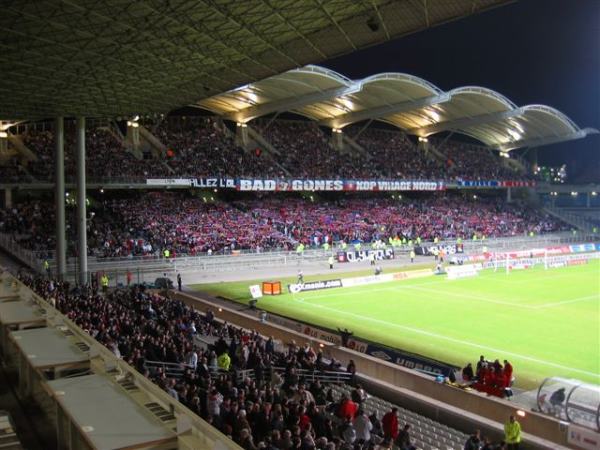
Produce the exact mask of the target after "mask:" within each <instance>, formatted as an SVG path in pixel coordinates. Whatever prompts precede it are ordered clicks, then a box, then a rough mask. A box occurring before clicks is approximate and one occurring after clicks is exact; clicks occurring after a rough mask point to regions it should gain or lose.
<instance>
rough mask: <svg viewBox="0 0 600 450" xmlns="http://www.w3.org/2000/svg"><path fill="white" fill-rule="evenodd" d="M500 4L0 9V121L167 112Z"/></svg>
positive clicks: (434, 0)
mask: <svg viewBox="0 0 600 450" xmlns="http://www.w3.org/2000/svg"><path fill="white" fill-rule="evenodd" d="M511 1H513V0H362V1H359V0H278V1H277V2H274V1H272V0H243V1H242V0H170V1H164V0H135V1H132V0H35V1H26V0H6V1H3V2H2V9H1V14H0V31H1V32H0V73H1V74H2V76H0V119H3V120H10V119H38V118H47V117H51V116H56V115H65V116H75V115H84V116H88V117H98V116H102V117H117V116H127V115H135V114H146V113H157V112H167V111H169V110H171V109H174V108H177V107H181V106H185V105H187V104H190V103H192V102H194V101H197V100H198V99H202V98H206V97H208V96H210V95H214V94H217V93H221V92H224V91H226V90H228V89H231V88H233V87H235V86H240V85H243V84H245V83H249V82H253V81H256V80H260V79H264V78H266V77H269V76H272V75H276V74H280V73H282V72H284V71H286V70H289V69H292V68H298V67H302V66H304V65H306V64H311V63H316V62H319V61H324V60H326V59H329V58H332V57H335V56H339V55H342V54H345V53H348V52H351V51H353V50H356V49H359V48H363V47H366V46H369V45H374V44H377V43H380V42H384V41H387V40H390V39H393V38H396V37H399V36H403V35H406V34H409V33H413V32H416V31H419V30H423V29H426V28H429V27H432V26H435V25H438V24H441V23H444V22H447V21H450V20H454V19H458V18H461V17H465V16H468V15H471V14H474V13H477V12H480V11H484V10H487V9H489V8H492V7H495V6H498V5H502V4H505V3H509V2H511ZM324 83H325V84H327V83H328V82H326V81H324ZM330 84H331V83H330Z"/></svg>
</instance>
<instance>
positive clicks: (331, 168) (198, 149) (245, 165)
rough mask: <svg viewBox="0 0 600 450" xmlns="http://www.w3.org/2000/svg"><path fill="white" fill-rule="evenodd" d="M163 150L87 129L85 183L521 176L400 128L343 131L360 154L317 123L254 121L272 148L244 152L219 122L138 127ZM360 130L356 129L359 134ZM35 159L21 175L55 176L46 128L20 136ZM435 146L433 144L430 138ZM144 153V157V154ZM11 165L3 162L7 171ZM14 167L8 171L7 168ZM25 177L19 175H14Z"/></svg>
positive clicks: (469, 148) (68, 157)
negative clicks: (135, 148)
mask: <svg viewBox="0 0 600 450" xmlns="http://www.w3.org/2000/svg"><path fill="white" fill-rule="evenodd" d="M142 125H144V126H145V127H146V128H147V129H148V130H149V131H150V132H151V133H152V134H154V135H155V136H156V137H157V138H158V140H159V141H161V142H162V143H163V144H164V145H165V146H166V148H167V150H166V152H165V154H164V155H161V156H160V157H157V158H152V157H149V159H137V158H136V157H135V156H134V155H133V154H132V153H131V152H130V151H129V150H128V149H127V148H126V146H125V145H124V144H122V143H121V142H119V139H118V138H117V137H115V136H114V135H113V134H112V133H111V132H110V131H109V130H108V129H107V128H104V127H101V128H95V127H90V128H88V130H87V133H86V158H87V174H88V178H89V179H90V180H105V179H110V178H112V179H129V180H138V181H139V180H143V179H144V178H147V177H173V176H177V177H232V178H237V177H257V178H285V177H290V176H291V177H295V178H328V179H356V178H359V179H360V178H364V179H369V178H394V179H413V180H416V179H428V180H441V179H445V180H455V179H469V180H482V179H484V180H489V179H511V180H513V179H523V175H519V174H517V173H516V172H514V171H512V170H511V169H509V168H507V167H505V166H504V165H503V164H501V160H500V159H499V158H498V157H497V156H495V155H493V154H492V153H491V151H489V150H486V149H485V148H483V147H479V146H474V145H470V144H466V143H460V142H457V141H448V142H445V143H444V145H442V146H441V148H440V149H439V150H440V151H441V153H442V154H443V157H444V158H445V160H443V159H441V158H439V157H438V156H435V155H434V154H432V153H427V152H425V151H423V150H421V149H419V148H418V147H417V146H416V144H415V143H413V142H411V140H410V139H409V138H408V137H407V136H406V135H405V134H403V133H401V132H399V131H392V130H385V129H378V128H373V127H371V128H367V129H365V130H362V131H361V129H360V128H359V127H357V126H351V127H347V128H346V129H344V133H345V135H346V136H348V137H350V138H352V137H354V136H356V139H355V141H356V142H357V143H358V144H359V145H360V146H361V147H362V148H363V149H364V152H360V151H358V150H356V149H351V148H348V149H347V150H346V151H339V150H337V149H335V148H334V147H333V145H332V144H331V142H330V141H331V139H330V137H329V136H328V135H327V133H325V132H324V131H323V130H322V129H320V128H319V126H318V125H317V124H316V123H315V122H310V121H289V120H274V121H271V120H262V119H259V120H256V121H252V122H250V124H249V126H250V127H253V128H255V129H256V130H257V131H258V132H259V133H261V134H262V135H263V137H264V138H265V139H266V140H267V141H268V142H269V143H270V144H271V145H272V146H273V147H274V148H275V149H276V150H277V152H278V154H277V155H272V154H271V153H270V152H268V151H266V150H265V149H262V148H261V145H260V144H256V146H255V147H254V148H249V149H243V148H241V147H240V146H238V145H237V143H236V142H235V138H234V137H233V136H234V132H233V131H232V132H228V131H227V130H226V128H225V125H223V124H222V123H221V124H219V123H218V121H217V119H215V118H213V117H204V116H192V117H183V116H172V117H167V118H165V119H163V120H161V121H157V122H155V121H152V122H148V123H145V122H142ZM359 131H361V132H360V133H359ZM21 137H22V139H23V142H24V144H25V145H26V146H28V147H29V148H30V149H31V150H32V151H33V152H34V153H35V154H36V155H37V156H38V161H34V162H30V163H29V164H28V165H27V171H28V172H29V173H30V174H31V176H33V178H35V179H37V180H39V181H51V180H52V179H53V176H54V148H55V142H54V135H53V132H52V131H49V130H37V129H30V130H29V131H28V132H26V133H25V134H23V135H21ZM435 142H437V141H435ZM75 155H76V153H75V129H74V124H73V123H72V122H67V123H66V124H65V173H66V176H67V179H73V178H74V177H75V168H76V159H75ZM148 155H149V154H148ZM10 166H13V164H12V163H11V164H9V167H10ZM13 167H14V166H13ZM15 177H16V178H17V179H27V177H26V174H25V172H24V171H22V173H19V172H17V173H11V177H10V178H9V179H10V180H12V179H13V178H15Z"/></svg>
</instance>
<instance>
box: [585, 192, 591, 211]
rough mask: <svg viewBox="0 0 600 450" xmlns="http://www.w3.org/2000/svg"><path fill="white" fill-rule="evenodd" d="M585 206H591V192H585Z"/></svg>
mask: <svg viewBox="0 0 600 450" xmlns="http://www.w3.org/2000/svg"><path fill="white" fill-rule="evenodd" d="M585 207H586V208H591V207H592V193H591V192H587V194H586V197H585Z"/></svg>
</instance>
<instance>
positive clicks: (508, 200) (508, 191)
mask: <svg viewBox="0 0 600 450" xmlns="http://www.w3.org/2000/svg"><path fill="white" fill-rule="evenodd" d="M511 202H512V188H506V203H511Z"/></svg>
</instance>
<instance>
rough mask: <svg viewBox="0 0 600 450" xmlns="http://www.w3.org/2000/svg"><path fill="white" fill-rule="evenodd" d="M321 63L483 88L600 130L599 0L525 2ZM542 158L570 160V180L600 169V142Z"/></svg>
mask: <svg viewBox="0 0 600 450" xmlns="http://www.w3.org/2000/svg"><path fill="white" fill-rule="evenodd" d="M322 65H324V66H326V67H329V68H331V69H333V70H336V71H338V72H340V73H342V74H344V75H346V76H348V77H350V78H362V77H365V76H369V75H372V74H375V73H378V72H386V71H389V72H406V73H409V74H413V75H417V76H420V77H422V78H425V79H426V80H429V81H431V82H432V83H434V84H435V85H437V86H438V87H440V88H441V89H445V90H448V89H452V88H455V87H458V86H464V85H481V86H485V87H488V88H491V89H494V90H496V91H498V92H500V93H502V94H504V95H506V96H507V97H508V98H509V99H511V100H512V101H513V102H515V103H516V104H517V105H519V106H521V105H526V104H531V103H542V104H547V105H549V106H553V107H555V108H557V109H559V110H560V111H562V112H564V113H565V114H567V116H569V117H570V118H571V119H573V120H574V121H575V123H576V124H577V125H579V126H580V127H582V128H585V127H593V128H597V129H600V0H521V1H518V2H516V3H513V4H509V5H507V6H504V7H501V8H496V9H494V10H492V11H489V12H486V13H484V14H478V15H475V16H472V17H469V18H467V19H463V20H459V21H456V22H451V23H448V24H445V25H442V26H439V27H436V28H433V29H431V30H427V31H424V32H421V33H417V34H414V35H410V36H406V37H404V38H401V39H398V40H396V41H392V42H388V43H385V44H382V45H379V46H376V47H371V48H367V49H365V50H361V51H359V52H355V53H352V54H350V55H346V56H344V57H340V58H337V59H334V60H330V61H327V62H326V63H324V64H322ZM538 156H539V162H540V163H543V164H553V165H554V164H559V163H563V162H566V163H567V165H568V168H569V172H570V173H571V175H579V174H581V173H582V172H586V171H587V172H589V171H590V169H589V168H590V167H595V168H596V169H595V170H599V171H600V162H599V161H600V136H599V135H593V136H589V137H587V138H585V139H583V140H577V141H570V142H567V143H561V144H554V145H551V146H546V147H542V148H540V150H539V152H538ZM589 175H590V174H589V173H588V177H589ZM594 178H600V173H599V174H596V176H595V177H594Z"/></svg>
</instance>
